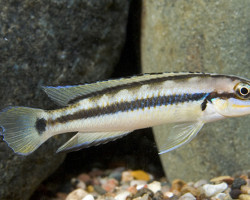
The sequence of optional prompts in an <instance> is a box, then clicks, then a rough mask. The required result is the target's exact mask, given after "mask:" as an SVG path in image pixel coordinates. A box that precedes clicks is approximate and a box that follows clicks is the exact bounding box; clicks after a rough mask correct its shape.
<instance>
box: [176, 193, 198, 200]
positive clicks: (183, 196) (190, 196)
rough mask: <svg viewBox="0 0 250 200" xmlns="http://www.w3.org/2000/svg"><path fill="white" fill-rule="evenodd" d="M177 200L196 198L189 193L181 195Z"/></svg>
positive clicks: (194, 199) (192, 199)
mask: <svg viewBox="0 0 250 200" xmlns="http://www.w3.org/2000/svg"><path fill="white" fill-rule="evenodd" d="M179 200H196V198H195V197H194V195H192V194H191V193H186V194H184V195H182V196H181V197H180V198H179Z"/></svg>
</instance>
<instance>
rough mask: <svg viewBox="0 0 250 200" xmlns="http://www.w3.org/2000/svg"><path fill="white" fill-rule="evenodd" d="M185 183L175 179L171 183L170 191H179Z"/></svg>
mask: <svg viewBox="0 0 250 200" xmlns="http://www.w3.org/2000/svg"><path fill="white" fill-rule="evenodd" d="M186 184H187V183H186V182H184V181H183V180H180V179H175V180H173V182H172V187H171V190H177V191H181V188H182V187H183V186H184V185H186Z"/></svg>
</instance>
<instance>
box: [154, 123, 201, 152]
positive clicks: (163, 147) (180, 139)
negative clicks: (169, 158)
mask: <svg viewBox="0 0 250 200" xmlns="http://www.w3.org/2000/svg"><path fill="white" fill-rule="evenodd" d="M203 125H204V123H203V122H200V121H199V122H186V123H179V124H170V126H171V128H169V130H170V131H169V132H168V133H166V134H167V135H168V137H167V141H166V142H165V143H163V144H160V145H159V146H158V149H159V154H163V153H166V152H169V151H172V150H174V149H176V148H178V147H180V146H182V145H184V144H187V143H188V142H190V141H191V140H192V139H193V138H194V137H195V136H196V135H197V134H198V132H199V131H200V129H201V128H202V126H203Z"/></svg>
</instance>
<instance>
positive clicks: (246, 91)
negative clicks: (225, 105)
mask: <svg viewBox="0 0 250 200" xmlns="http://www.w3.org/2000/svg"><path fill="white" fill-rule="evenodd" d="M234 90H235V93H236V95H237V97H238V98H239V99H243V100H245V99H249V95H250V84H249V83H242V82H241V83H238V84H237V85H236V86H235V87H234Z"/></svg>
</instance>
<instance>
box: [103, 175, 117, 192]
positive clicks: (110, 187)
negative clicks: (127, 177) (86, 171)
mask: <svg viewBox="0 0 250 200" xmlns="http://www.w3.org/2000/svg"><path fill="white" fill-rule="evenodd" d="M118 184H119V183H118V181H117V180H116V179H114V178H111V179H108V180H107V181H106V182H105V183H104V184H103V185H102V188H103V189H104V190H105V191H106V192H113V191H114V190H115V188H116V186H118Z"/></svg>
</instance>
